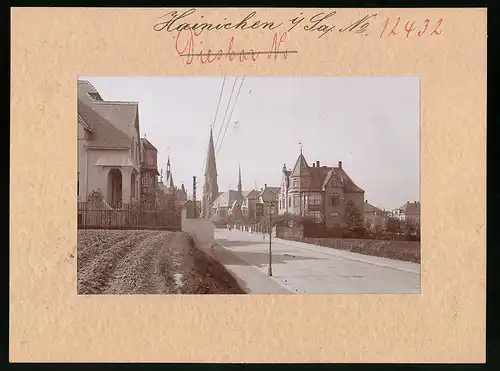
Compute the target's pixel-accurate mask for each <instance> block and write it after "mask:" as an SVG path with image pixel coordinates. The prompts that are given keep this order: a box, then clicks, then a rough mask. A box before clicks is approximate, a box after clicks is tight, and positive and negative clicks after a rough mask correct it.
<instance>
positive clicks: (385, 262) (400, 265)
mask: <svg viewBox="0 0 500 371" xmlns="http://www.w3.org/2000/svg"><path fill="white" fill-rule="evenodd" d="M250 235H252V234H251V233H250ZM273 240H277V241H279V242H280V243H284V244H286V245H290V246H296V247H300V248H302V249H309V250H312V251H317V252H319V253H322V254H330V255H334V256H338V257H341V258H345V259H351V260H356V261H360V262H363V263H368V264H373V265H378V266H380V267H386V268H392V269H399V270H402V271H405V272H410V273H416V274H420V264H418V263H412V262H407V261H402V260H395V259H389V258H382V257H379V256H372V255H364V254H358V253H355V252H351V251H348V250H339V249H335V248H332V247H326V246H320V245H313V244H310V243H305V242H298V241H290V240H285V239H281V238H278V237H273Z"/></svg>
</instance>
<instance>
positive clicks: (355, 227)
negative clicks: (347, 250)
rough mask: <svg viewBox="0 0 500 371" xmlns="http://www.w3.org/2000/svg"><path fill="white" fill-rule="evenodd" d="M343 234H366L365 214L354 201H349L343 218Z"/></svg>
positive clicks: (352, 235)
mask: <svg viewBox="0 0 500 371" xmlns="http://www.w3.org/2000/svg"><path fill="white" fill-rule="evenodd" d="M342 234H343V236H344V237H350V238H356V237H364V236H365V234H366V230H365V225H364V221H363V216H362V215H361V212H360V211H359V210H358V208H357V207H356V205H354V202H352V201H349V202H347V205H346V209H345V215H344V219H343V220H342Z"/></svg>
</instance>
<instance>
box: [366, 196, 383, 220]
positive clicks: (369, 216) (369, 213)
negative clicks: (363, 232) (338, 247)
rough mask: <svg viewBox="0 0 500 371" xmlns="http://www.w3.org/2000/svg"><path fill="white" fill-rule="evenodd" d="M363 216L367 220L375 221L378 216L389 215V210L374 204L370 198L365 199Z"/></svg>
mask: <svg viewBox="0 0 500 371" xmlns="http://www.w3.org/2000/svg"><path fill="white" fill-rule="evenodd" d="M363 214H364V215H363V216H364V219H365V221H366V222H371V221H373V220H374V219H375V218H376V217H381V218H385V217H387V216H388V214H389V213H388V212H387V211H385V210H382V209H380V208H378V207H377V206H373V205H372V204H370V203H368V200H365V204H364V208H363Z"/></svg>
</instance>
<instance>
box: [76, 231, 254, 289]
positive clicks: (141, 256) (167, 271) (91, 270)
mask: <svg viewBox="0 0 500 371" xmlns="http://www.w3.org/2000/svg"><path fill="white" fill-rule="evenodd" d="M77 269H78V273H77V281H78V293H79V294H240V293H244V291H243V290H242V289H241V288H240V287H239V286H238V284H237V283H236V281H235V280H234V279H233V277H232V276H231V275H230V274H229V273H228V272H227V271H226V270H225V268H224V267H223V266H221V265H220V264H219V263H218V262H217V261H215V260H213V259H212V258H210V257H209V256H207V255H206V254H205V253H203V252H202V251H200V250H199V249H197V248H196V247H195V246H194V242H193V240H192V238H191V237H190V236H189V235H187V234H186V233H183V232H168V231H129V230H128V231H127V230H126V231H118V230H79V231H78V259H77Z"/></svg>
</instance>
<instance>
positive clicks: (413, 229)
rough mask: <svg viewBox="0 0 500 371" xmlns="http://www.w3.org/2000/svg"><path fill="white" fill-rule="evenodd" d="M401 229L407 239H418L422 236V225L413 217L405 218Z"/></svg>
mask: <svg viewBox="0 0 500 371" xmlns="http://www.w3.org/2000/svg"><path fill="white" fill-rule="evenodd" d="M401 229H402V232H403V238H404V239H405V240H416V239H417V238H419V237H420V236H419V234H420V226H419V225H418V222H417V221H415V220H413V219H405V220H404V221H403V222H402V223H401Z"/></svg>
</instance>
